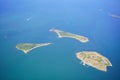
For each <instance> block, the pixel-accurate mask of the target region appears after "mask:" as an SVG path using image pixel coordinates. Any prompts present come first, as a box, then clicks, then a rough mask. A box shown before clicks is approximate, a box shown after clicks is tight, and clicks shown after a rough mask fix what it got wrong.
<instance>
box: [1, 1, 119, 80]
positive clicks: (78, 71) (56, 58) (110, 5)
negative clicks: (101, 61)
mask: <svg viewBox="0 0 120 80" xmlns="http://www.w3.org/2000/svg"><path fill="white" fill-rule="evenodd" d="M119 3H120V1H119V0H111V1H110V0H59V1H58V0H0V80H120V76H119V74H120V18H119V16H120V6H119ZM111 14H112V15H116V16H117V17H113V16H111ZM51 28H56V29H60V30H63V31H66V32H71V33H75V34H79V35H82V36H86V37H88V38H89V42H88V43H81V42H79V41H77V40H75V39H71V38H58V37H57V35H56V33H53V32H50V31H49V29H51ZM25 42H27V43H46V42H51V43H54V44H52V45H49V46H44V47H41V48H36V49H34V50H32V51H31V52H29V54H24V53H23V52H22V51H19V50H17V49H16V48H15V46H16V44H18V43H25ZM79 51H97V52H99V53H100V54H102V55H104V56H106V57H107V58H108V59H109V60H110V61H111V63H112V65H113V66H112V67H108V68H107V69H108V70H107V72H102V71H99V70H97V69H95V68H92V67H90V66H88V65H85V66H84V65H82V64H80V60H78V59H77V58H76V56H75V54H76V53H77V52H79Z"/></svg>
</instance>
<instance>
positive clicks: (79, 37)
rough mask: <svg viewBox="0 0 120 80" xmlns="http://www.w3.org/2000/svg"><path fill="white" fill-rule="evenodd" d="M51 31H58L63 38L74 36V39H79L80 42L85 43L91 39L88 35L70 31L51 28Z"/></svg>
mask: <svg viewBox="0 0 120 80" xmlns="http://www.w3.org/2000/svg"><path fill="white" fill-rule="evenodd" d="M49 31H52V32H56V33H57V35H58V37H59V38H62V37H69V38H74V39H76V40H79V41H80V42H83V43H85V42H88V41H89V40H88V38H87V37H84V36H80V35H77V34H73V33H69V32H64V31H61V30H58V29H50V30H49Z"/></svg>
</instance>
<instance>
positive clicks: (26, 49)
mask: <svg viewBox="0 0 120 80" xmlns="http://www.w3.org/2000/svg"><path fill="white" fill-rule="evenodd" d="M50 44H52V43H42V44H33V43H20V44H17V45H16V48H17V49H18V50H21V51H23V52H24V53H26V54H27V53H28V52H29V51H31V50H33V49H35V48H38V47H42V46H47V45H50Z"/></svg>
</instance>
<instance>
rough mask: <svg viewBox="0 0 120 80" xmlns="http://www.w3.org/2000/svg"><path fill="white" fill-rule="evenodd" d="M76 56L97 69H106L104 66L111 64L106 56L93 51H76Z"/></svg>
mask: <svg viewBox="0 0 120 80" xmlns="http://www.w3.org/2000/svg"><path fill="white" fill-rule="evenodd" d="M76 57H77V58H78V59H80V60H82V62H84V63H85V64H87V65H89V66H92V67H94V68H96V69H98V70H102V71H107V68H106V67H107V66H112V64H111V63H110V61H109V60H108V59H107V58H106V57H104V56H102V55H100V54H99V53H97V52H94V51H83V52H78V53H77V54H76Z"/></svg>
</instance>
